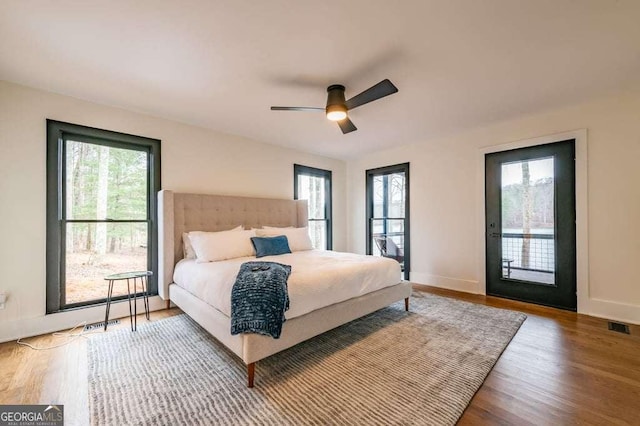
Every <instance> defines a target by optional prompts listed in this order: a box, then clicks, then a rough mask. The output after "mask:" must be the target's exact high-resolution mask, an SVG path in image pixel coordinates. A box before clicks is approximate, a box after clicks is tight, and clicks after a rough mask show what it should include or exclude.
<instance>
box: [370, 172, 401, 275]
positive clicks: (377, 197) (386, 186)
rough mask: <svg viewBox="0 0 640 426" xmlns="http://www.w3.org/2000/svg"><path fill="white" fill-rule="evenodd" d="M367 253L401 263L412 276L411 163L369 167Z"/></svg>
mask: <svg viewBox="0 0 640 426" xmlns="http://www.w3.org/2000/svg"><path fill="white" fill-rule="evenodd" d="M367 218H368V221H367V254H371V255H374V256H384V257H388V258H391V259H394V260H396V261H397V262H398V263H400V266H401V268H402V271H403V274H404V279H406V280H408V279H409V259H410V253H409V249H410V245H409V163H405V164H398V165H394V166H388V167H382V168H378V169H372V170H367Z"/></svg>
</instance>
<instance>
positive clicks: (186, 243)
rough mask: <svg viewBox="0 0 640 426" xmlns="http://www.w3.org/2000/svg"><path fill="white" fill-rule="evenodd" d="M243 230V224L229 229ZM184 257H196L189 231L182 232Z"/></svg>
mask: <svg viewBox="0 0 640 426" xmlns="http://www.w3.org/2000/svg"><path fill="white" fill-rule="evenodd" d="M242 230H244V228H243V227H242V225H238V226H236V227H235V228H233V229H229V231H242ZM192 232H203V231H192ZM222 232H224V231H222ZM182 257H183V258H185V259H195V258H196V252H195V251H194V250H193V246H192V245H191V240H190V239H189V233H188V232H183V233H182Z"/></svg>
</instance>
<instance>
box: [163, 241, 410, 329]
mask: <svg viewBox="0 0 640 426" xmlns="http://www.w3.org/2000/svg"><path fill="white" fill-rule="evenodd" d="M253 260H260V261H271V262H279V263H283V264H286V265H291V275H290V276H289V280H288V289H289V299H290V308H289V310H288V311H287V312H286V314H285V317H286V318H287V319H291V318H295V317H298V316H301V315H304V314H306V313H309V312H311V311H314V310H316V309H320V308H323V307H325V306H329V305H332V304H334V303H339V302H343V301H345V300H348V299H351V298H354V297H358V296H362V295H363V294H367V293H371V292H373V291H376V290H380V289H382V288H385V287H389V286H392V285H395V284H398V282H400V264H399V263H398V262H396V261H395V260H393V259H387V258H384V257H376V256H362V255H358V254H351V253H340V252H334V251H324V250H308V251H299V252H294V253H291V254H283V255H279V256H266V257H261V258H260V259H256V258H255V257H241V258H237V259H230V260H223V261H218V262H209V263H196V261H195V260H194V259H183V260H181V261H180V262H178V264H177V265H176V267H175V270H174V274H173V281H174V283H175V284H177V285H179V286H180V287H182V288H184V289H185V290H187V291H188V292H189V293H191V294H193V295H194V296H196V297H198V298H199V299H201V300H203V301H204V302H206V303H207V304H209V305H211V306H213V307H214V308H216V309H218V310H219V311H220V312H222V313H223V314H225V315H227V316H229V317H230V316H231V289H232V288H233V284H234V282H235V279H236V275H237V274H238V271H239V270H240V265H241V264H242V263H244V262H248V261H253Z"/></svg>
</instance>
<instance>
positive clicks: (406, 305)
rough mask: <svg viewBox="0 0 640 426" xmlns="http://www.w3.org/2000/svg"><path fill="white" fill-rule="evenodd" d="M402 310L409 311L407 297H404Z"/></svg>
mask: <svg viewBox="0 0 640 426" xmlns="http://www.w3.org/2000/svg"><path fill="white" fill-rule="evenodd" d="M404 310H405V311H407V312H409V298H408V297H405V298H404Z"/></svg>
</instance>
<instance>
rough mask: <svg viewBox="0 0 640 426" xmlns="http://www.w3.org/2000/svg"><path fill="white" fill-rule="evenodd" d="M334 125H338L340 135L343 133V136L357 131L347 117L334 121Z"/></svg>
mask: <svg viewBox="0 0 640 426" xmlns="http://www.w3.org/2000/svg"><path fill="white" fill-rule="evenodd" d="M336 123H338V126H340V130H342V133H344V134H345V135H346V134H347V133H350V132H353V131H356V130H358V128H357V127H356V125H355V124H353V121H351V120H350V119H349V117H347V118H345V119H344V120H340V121H336Z"/></svg>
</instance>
